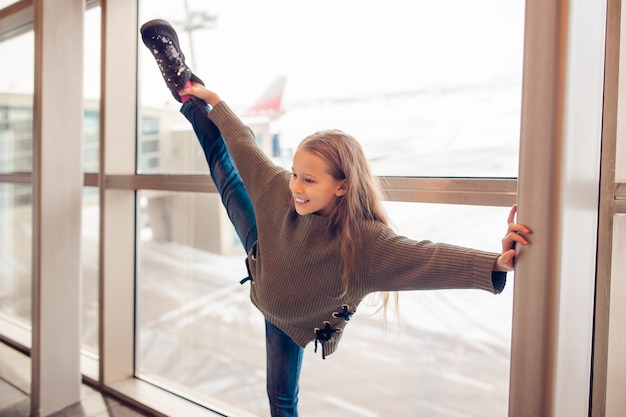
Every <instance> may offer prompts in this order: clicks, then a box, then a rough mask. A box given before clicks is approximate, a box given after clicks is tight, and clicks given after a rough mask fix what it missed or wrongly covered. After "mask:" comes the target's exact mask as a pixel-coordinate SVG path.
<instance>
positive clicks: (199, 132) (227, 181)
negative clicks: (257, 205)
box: [180, 97, 257, 252]
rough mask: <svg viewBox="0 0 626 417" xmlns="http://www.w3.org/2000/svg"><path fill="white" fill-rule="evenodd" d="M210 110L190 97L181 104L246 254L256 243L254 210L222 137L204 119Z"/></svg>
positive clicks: (201, 101)
mask: <svg viewBox="0 0 626 417" xmlns="http://www.w3.org/2000/svg"><path fill="white" fill-rule="evenodd" d="M209 110H210V107H209V106H208V105H207V104H206V103H205V102H204V101H203V100H200V99H198V98H196V97H192V98H190V99H189V100H187V101H185V103H183V106H182V108H181V110H180V111H181V113H182V114H184V115H185V117H186V118H187V120H189V121H190V122H191V126H192V127H193V130H194V131H195V133H196V136H197V137H198V140H199V141H200V146H201V147H202V150H203V151H204V155H205V157H206V160H207V163H208V164H209V169H210V171H211V177H212V178H213V182H214V183H215V187H216V188H217V190H218V192H219V194H220V197H221V198H222V203H223V204H224V207H225V208H226V212H227V213H228V217H229V218H230V221H231V222H232V223H233V226H235V231H236V232H237V235H238V236H239V239H240V240H241V243H242V244H243V246H244V248H245V249H246V252H248V251H249V250H250V249H251V248H252V246H253V245H254V243H255V242H256V241H257V229H256V217H255V215H254V208H253V206H252V201H250V196H249V195H248V192H247V191H246V188H245V187H244V185H243V182H242V181H241V178H240V177H239V172H238V171H237V168H236V167H235V165H234V163H233V161H232V159H231V158H230V155H229V154H228V150H227V149H226V144H225V143H224V139H223V138H222V134H221V133H220V131H219V129H218V128H217V126H215V124H214V123H213V122H212V121H211V119H209V118H208V116H207V113H208V112H209Z"/></svg>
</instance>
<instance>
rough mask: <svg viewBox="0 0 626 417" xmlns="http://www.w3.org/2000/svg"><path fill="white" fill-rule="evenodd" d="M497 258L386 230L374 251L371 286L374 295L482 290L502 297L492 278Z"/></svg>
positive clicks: (483, 252)
mask: <svg viewBox="0 0 626 417" xmlns="http://www.w3.org/2000/svg"><path fill="white" fill-rule="evenodd" d="M498 256H499V254H496V253H491V252H485V251H480V250H476V249H470V248H465V247H461V246H454V245H449V244H445V243H433V242H431V241H428V240H423V241H415V240H412V239H409V238H407V237H404V236H399V235H396V234H395V233H393V231H391V229H389V228H385V229H384V230H383V232H382V233H381V234H380V236H379V238H378V239H377V240H376V243H375V244H374V245H373V247H372V256H371V257H370V274H369V277H370V286H371V288H372V290H373V291H404V290H437V289H483V290H486V291H489V292H492V293H499V292H500V291H501V288H494V280H493V277H492V271H493V265H494V263H495V261H496V259H497V257H498ZM498 278H501V277H498ZM498 284H500V285H502V286H504V283H502V282H498Z"/></svg>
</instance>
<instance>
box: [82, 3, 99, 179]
mask: <svg viewBox="0 0 626 417" xmlns="http://www.w3.org/2000/svg"><path fill="white" fill-rule="evenodd" d="M100 26H101V25H100V7H93V8H91V9H89V10H87V11H86V12H85V41H84V45H85V47H84V49H83V51H84V54H85V62H84V65H85V67H84V72H83V92H84V97H85V118H84V122H83V169H84V171H85V172H98V168H99V165H100Z"/></svg>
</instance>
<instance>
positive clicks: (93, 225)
mask: <svg viewBox="0 0 626 417" xmlns="http://www.w3.org/2000/svg"><path fill="white" fill-rule="evenodd" d="M100 17H101V9H100V7H93V8H90V9H88V10H87V11H86V12H85V39H84V45H85V47H84V51H85V62H84V72H83V74H84V78H83V86H84V101H85V115H84V119H83V170H84V171H85V172H86V173H89V172H94V173H97V172H98V171H99V168H100V49H101V48H100V44H101V42H100V38H101V36H100V26H101V24H100V22H101V18H100ZM98 191H99V190H98V189H97V188H85V189H84V191H83V210H82V240H81V251H82V252H81V257H82V272H83V274H82V283H83V299H82V311H83V314H82V329H81V332H82V348H83V349H84V350H85V351H86V352H89V353H90V354H92V355H95V356H97V355H98V353H99V347H98V334H99V332H98V328H99V326H98V325H99V305H100V304H99V295H98V289H99V285H98V282H99V278H98V273H99V270H98V266H99V259H100V256H99V238H100V206H99V194H98Z"/></svg>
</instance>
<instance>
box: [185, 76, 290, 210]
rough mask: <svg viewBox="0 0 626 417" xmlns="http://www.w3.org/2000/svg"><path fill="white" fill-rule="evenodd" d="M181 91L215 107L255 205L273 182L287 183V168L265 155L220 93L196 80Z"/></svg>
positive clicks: (214, 113)
mask: <svg viewBox="0 0 626 417" xmlns="http://www.w3.org/2000/svg"><path fill="white" fill-rule="evenodd" d="M179 94H180V95H181V96H183V95H186V94H189V95H193V96H196V97H198V98H200V99H202V100H204V101H205V102H206V103H207V104H209V105H210V106H211V108H212V109H211V111H210V112H209V113H208V117H209V118H210V119H211V120H212V121H213V122H214V123H215V124H216V126H217V127H218V128H219V130H220V133H221V135H222V137H223V139H224V142H225V143H226V147H227V148H228V153H229V154H230V157H231V158H232V160H233V162H234V163H235V166H236V167H237V170H238V171H239V174H240V176H241V179H242V181H243V183H244V185H245V187H246V190H247V191H248V194H249V195H250V198H251V199H252V201H253V204H254V205H255V206H256V204H257V202H258V201H259V198H261V197H262V196H263V195H265V194H266V190H267V187H268V186H269V184H270V183H271V181H273V180H274V179H277V177H280V179H279V181H280V183H281V184H286V182H285V179H286V178H287V177H286V175H287V174H286V172H287V171H285V170H284V169H283V168H280V167H278V166H277V165H276V164H274V162H272V160H271V159H270V158H269V157H268V156H267V155H265V153H264V152H263V151H262V150H261V148H259V146H258V145H257V142H256V138H255V136H254V133H253V132H252V130H251V129H250V128H249V127H248V126H246V125H244V123H243V122H242V121H241V119H240V118H239V117H237V115H236V114H234V113H233V112H232V111H231V110H230V109H229V108H228V106H227V105H226V103H225V102H223V101H222V99H221V97H220V96H219V95H218V94H217V93H215V92H213V91H211V90H208V89H206V88H205V87H204V86H203V85H202V84H198V83H194V84H193V85H192V86H191V87H189V88H186V89H184V90H181V91H179Z"/></svg>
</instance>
